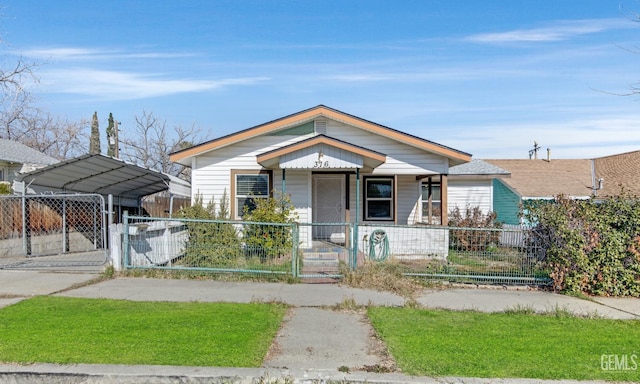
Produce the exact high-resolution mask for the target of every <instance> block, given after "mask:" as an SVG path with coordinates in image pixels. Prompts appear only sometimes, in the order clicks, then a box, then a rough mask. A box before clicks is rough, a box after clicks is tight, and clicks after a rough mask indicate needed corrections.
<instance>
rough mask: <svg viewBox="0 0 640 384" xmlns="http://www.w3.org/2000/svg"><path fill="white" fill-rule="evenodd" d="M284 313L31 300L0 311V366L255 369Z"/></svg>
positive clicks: (265, 307)
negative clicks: (75, 365)
mask: <svg viewBox="0 0 640 384" xmlns="http://www.w3.org/2000/svg"><path fill="white" fill-rule="evenodd" d="M285 311H286V307H285V306H283V305H275V304H259V303H255V304H232V303H173V302H132V301H123V300H102V299H77V298H65V297H50V296H42V297H35V298H32V299H29V300H25V301H22V302H20V303H18V304H15V305H12V306H9V307H6V308H3V309H2V310H0V335H1V336H0V361H3V362H17V363H33V362H47V363H61V364H75V363H90V364H151V365H193V366H228V367H259V366H260V365H261V363H262V360H263V358H264V356H265V355H266V353H267V350H268V349H269V347H270V345H271V342H272V341H273V338H274V337H275V335H276V332H277V330H278V328H279V327H280V324H281V321H282V318H283V316H284V313H285Z"/></svg>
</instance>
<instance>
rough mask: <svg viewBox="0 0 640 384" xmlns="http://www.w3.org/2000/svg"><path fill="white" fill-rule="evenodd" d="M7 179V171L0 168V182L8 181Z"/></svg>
mask: <svg viewBox="0 0 640 384" xmlns="http://www.w3.org/2000/svg"><path fill="white" fill-rule="evenodd" d="M6 177H7V172H6V171H5V169H4V167H2V166H0V181H7V179H6Z"/></svg>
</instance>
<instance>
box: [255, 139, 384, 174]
mask: <svg viewBox="0 0 640 384" xmlns="http://www.w3.org/2000/svg"><path fill="white" fill-rule="evenodd" d="M256 157H257V162H258V163H259V164H260V165H262V166H263V167H265V168H274V167H278V168H281V169H291V168H295V169H315V170H322V169H355V168H368V169H373V168H376V167H378V166H379V165H380V164H383V163H384V162H386V161H387V156H386V155H385V154H382V153H380V152H376V151H372V150H370V149H367V148H363V147H360V146H357V145H353V144H350V143H347V142H344V141H342V140H338V139H336V138H333V137H329V136H326V135H318V136H314V137H311V138H308V139H305V140H302V141H299V142H297V143H293V144H289V145H287V146H284V147H281V148H278V149H274V150H272V151H268V152H265V153H262V154H259V155H258V156H256Z"/></svg>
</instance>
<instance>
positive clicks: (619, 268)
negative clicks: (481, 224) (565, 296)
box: [524, 193, 640, 297]
mask: <svg viewBox="0 0 640 384" xmlns="http://www.w3.org/2000/svg"><path fill="white" fill-rule="evenodd" d="M524 217H525V219H527V220H528V221H529V222H531V223H533V227H532V229H531V230H530V232H529V239H528V243H529V245H530V246H531V247H534V249H537V251H538V256H539V258H540V259H541V260H542V261H543V263H544V265H545V267H546V269H547V270H548V272H549V274H550V277H551V278H552V281H553V286H554V288H555V289H557V290H561V291H565V292H568V293H574V294H589V295H606V296H636V297H637V296H640V201H639V200H638V199H636V198H631V197H629V196H626V195H625V194H624V193H623V194H621V195H620V196H616V197H613V198H611V199H608V200H605V201H601V202H598V201H595V200H571V199H569V198H567V197H565V196H558V197H557V198H556V199H555V200H554V201H553V202H537V203H535V204H532V205H530V206H529V207H528V209H527V212H526V213H525V214H524Z"/></svg>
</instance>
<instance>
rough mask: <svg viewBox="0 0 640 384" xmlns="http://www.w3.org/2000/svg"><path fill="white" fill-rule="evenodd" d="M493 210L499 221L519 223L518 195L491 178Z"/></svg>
mask: <svg viewBox="0 0 640 384" xmlns="http://www.w3.org/2000/svg"><path fill="white" fill-rule="evenodd" d="M493 211H494V212H495V213H496V215H498V217H497V220H498V221H499V222H501V223H505V224H513V225H518V224H520V218H519V217H518V215H519V213H520V197H519V196H518V195H516V194H515V193H514V192H513V191H512V190H511V189H509V188H507V186H506V185H504V184H503V183H502V181H500V180H498V179H493Z"/></svg>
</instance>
